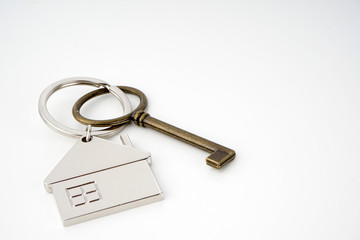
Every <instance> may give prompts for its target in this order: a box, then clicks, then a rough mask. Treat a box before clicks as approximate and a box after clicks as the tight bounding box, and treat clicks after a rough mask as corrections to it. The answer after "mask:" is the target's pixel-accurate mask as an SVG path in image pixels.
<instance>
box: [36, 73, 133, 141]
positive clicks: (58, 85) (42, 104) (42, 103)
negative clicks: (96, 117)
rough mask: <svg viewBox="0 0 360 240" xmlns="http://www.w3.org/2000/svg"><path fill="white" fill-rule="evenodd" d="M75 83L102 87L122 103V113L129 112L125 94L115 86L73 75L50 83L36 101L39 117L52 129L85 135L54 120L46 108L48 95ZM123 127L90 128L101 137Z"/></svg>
mask: <svg viewBox="0 0 360 240" xmlns="http://www.w3.org/2000/svg"><path fill="white" fill-rule="evenodd" d="M75 85H90V86H94V87H98V88H99V87H103V88H102V89H104V90H105V91H106V92H110V93H112V94H113V95H114V96H115V97H116V98H117V99H118V100H119V101H120V103H121V104H122V106H123V112H124V114H129V113H130V112H131V104H130V101H129V99H128V98H127V96H126V95H125V94H124V93H123V92H122V91H121V90H120V89H119V88H117V87H114V86H110V85H109V84H108V83H107V82H105V81H103V80H100V79H96V78H89V77H73V78H66V79H63V80H60V81H57V82H54V83H52V84H50V85H49V86H48V87H47V88H46V89H45V90H44V91H43V92H42V93H41V95H40V98H39V102H38V109H39V113H40V116H41V118H42V119H43V120H44V122H45V123H46V124H47V125H48V126H49V127H50V128H52V129H53V130H55V131H57V132H59V133H61V134H63V135H66V136H70V137H76V138H79V137H81V136H84V135H86V131H85V130H78V129H73V128H70V127H67V126H65V125H63V124H61V123H59V122H58V121H56V120H55V119H54V118H53V117H52V116H51V115H50V113H49V111H48V109H47V106H46V104H47V101H48V99H49V98H50V96H51V95H52V94H53V93H55V92H56V91H58V90H60V89H62V88H65V87H70V86H75ZM122 128H123V127H121V128H117V127H108V128H104V129H100V130H92V135H94V136H102V137H110V136H113V135H115V134H117V133H119V132H120V131H121V130H122Z"/></svg>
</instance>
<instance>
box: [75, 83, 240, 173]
mask: <svg viewBox="0 0 360 240" xmlns="http://www.w3.org/2000/svg"><path fill="white" fill-rule="evenodd" d="M118 88H120V89H121V90H122V91H124V92H125V93H130V94H134V95H136V96H138V97H139V98H140V103H139V106H138V107H137V108H136V109H135V110H134V111H133V112H131V113H129V114H127V115H124V116H122V117H119V118H114V119H109V120H91V119H88V118H85V117H83V116H82V115H81V114H80V109H81V107H82V105H84V103H85V102H87V101H88V100H90V99H92V98H94V97H96V96H100V95H103V94H106V93H108V92H109V91H108V90H107V89H106V88H101V89H98V90H95V91H92V92H90V93H88V94H86V95H84V96H82V97H81V98H80V99H79V100H78V101H77V102H76V103H75V104H74V106H73V110H72V112H73V115H74V117H75V119H76V120H77V121H79V122H80V123H82V124H85V125H91V126H93V127H108V126H112V127H119V126H122V125H124V124H127V123H129V122H130V121H131V120H132V121H134V122H135V124H136V125H138V126H141V127H149V128H152V129H154V130H156V131H158V132H161V133H164V134H166V135H168V136H171V137H174V138H176V139H179V140H181V141H183V142H186V143H188V144H191V145H193V146H195V147H197V148H200V149H203V150H205V151H207V152H210V153H211V155H210V156H208V157H207V158H206V164H207V165H209V166H211V167H214V168H217V169H220V168H222V167H223V166H224V165H225V164H227V163H228V162H230V161H231V160H233V159H234V158H235V155H236V153H235V151H234V150H232V149H230V148H227V147H224V146H222V145H220V144H217V143H214V142H212V141H210V140H207V139H205V138H202V137H199V136H197V135H195V134H192V133H190V132H187V131H185V130H182V129H180V128H177V127H175V126H172V125H170V124H167V123H165V122H162V121H160V120H158V119H156V118H153V117H151V116H150V115H149V114H148V113H146V112H145V111H144V110H145V108H146V106H147V99H146V96H145V94H144V93H143V92H141V91H140V90H138V89H136V88H132V87H124V86H118Z"/></svg>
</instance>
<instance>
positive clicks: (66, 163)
mask: <svg viewBox="0 0 360 240" xmlns="http://www.w3.org/2000/svg"><path fill="white" fill-rule="evenodd" d="M149 158H150V153H149V152H145V151H142V150H138V149H135V148H132V147H129V146H124V145H120V144H117V143H114V142H110V141H107V140H104V139H101V138H97V137H93V138H92V140H91V141H90V142H83V141H82V140H81V139H80V140H78V141H77V142H76V143H75V144H74V146H73V147H72V148H71V149H70V150H69V151H68V152H67V153H66V155H65V156H64V157H63V158H62V159H61V161H60V162H59V163H58V164H57V165H56V166H55V168H54V169H53V170H52V171H51V172H50V174H49V175H48V176H47V177H46V178H45V180H44V185H45V189H46V190H47V191H48V192H52V189H51V184H54V183H57V182H62V181H65V180H67V179H71V178H76V177H79V176H83V175H87V174H90V173H94V172H98V171H101V170H105V169H108V168H113V167H117V166H121V165H124V164H128V163H131V162H136V161H141V160H147V159H149Z"/></svg>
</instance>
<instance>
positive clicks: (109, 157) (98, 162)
mask: <svg viewBox="0 0 360 240" xmlns="http://www.w3.org/2000/svg"><path fill="white" fill-rule="evenodd" d="M126 136H127V135H126ZM123 141H124V142H125V143H128V145H120V144H116V143H113V142H110V141H107V140H104V139H101V138H97V137H92V139H91V141H89V142H85V141H83V138H82V139H80V140H78V141H77V142H76V143H75V145H74V146H73V147H72V148H71V149H70V151H69V152H68V153H67V154H66V155H65V156H64V157H63V158H62V160H61V161H60V162H59V163H58V164H57V166H56V167H55V168H54V169H53V170H52V171H51V173H50V174H49V175H48V176H47V178H46V179H45V180H44V185H45V189H46V191H48V192H50V193H53V194H54V197H55V200H56V203H57V206H58V209H59V212H60V215H61V218H62V222H63V224H64V226H69V225H72V224H76V223H80V222H84V221H87V220H91V219H94V218H98V217H102V216H106V215H109V214H112V213H116V212H119V211H123V210H127V209H130V208H134V207H139V206H142V205H145V204H149V203H153V202H156V201H160V200H162V199H163V194H162V192H161V190H160V187H159V185H158V183H157V181H156V179H155V177H154V175H153V173H152V171H151V169H150V166H149V163H150V158H151V156H150V153H148V152H145V151H142V150H138V149H135V148H133V147H132V146H129V143H130V140H129V139H128V138H126V137H125V138H124V139H123Z"/></svg>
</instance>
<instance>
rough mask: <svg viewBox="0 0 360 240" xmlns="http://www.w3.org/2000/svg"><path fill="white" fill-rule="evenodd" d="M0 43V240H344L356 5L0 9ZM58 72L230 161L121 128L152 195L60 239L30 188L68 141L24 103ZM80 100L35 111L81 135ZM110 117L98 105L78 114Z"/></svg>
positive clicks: (353, 212)
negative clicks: (133, 92) (107, 89)
mask: <svg viewBox="0 0 360 240" xmlns="http://www.w3.org/2000/svg"><path fill="white" fill-rule="evenodd" d="M0 34H1V35H0V79H1V80H0V81H1V82H0V83H1V85H0V86H1V95H0V107H1V128H2V129H1V138H0V146H1V174H0V187H1V198H0V214H1V215H0V216H1V217H0V221H1V222H0V239H277V240H278V239H326V240H330V239H346V240H352V239H354V240H358V239H360V151H359V150H360V124H359V123H360V108H359V105H360V94H359V93H360V79H359V77H360V68H359V64H360V48H359V43H360V3H359V1H357V0H354V1H346V0H339V1H313V0H312V1H252V0H251V1H250V0H249V1H240V0H239V1H227V0H221V1H220V0H218V1H199V0H191V1H40V0H38V1H35V0H33V1H10V0H9V1H4V0H2V1H0ZM73 76H89V77H97V78H101V79H103V80H106V81H108V82H109V83H111V84H113V85H130V86H133V87H136V88H139V89H141V90H142V91H143V92H145V93H146V95H147V97H148V100H149V107H148V111H149V113H151V114H152V116H154V117H158V118H159V119H162V120H164V121H167V122H169V123H171V124H174V125H176V126H179V127H182V128H184V129H186V130H189V131H192V132H194V133H196V134H198V135H200V136H204V137H206V138H209V139H210V140H213V141H216V142H219V143H220V144H223V145H225V146H228V147H230V148H233V149H235V150H236V151H237V158H236V159H235V161H233V162H232V163H230V164H229V165H228V166H227V167H225V168H224V169H222V170H220V171H218V170H215V169H212V168H210V167H208V166H206V165H205V158H206V156H207V155H208V154H207V153H205V152H203V151H201V150H198V149H196V148H194V147H191V146H187V145H186V144H184V143H181V142H178V141H176V140H173V139H170V138H169V137H167V136H163V135H161V134H159V133H156V132H155V131H153V130H150V129H143V128H139V127H137V126H134V125H131V126H128V127H127V128H126V129H125V130H124V132H126V133H128V134H129V135H130V137H131V139H132V141H133V143H134V145H135V146H136V147H137V148H140V149H143V150H147V151H150V152H151V153H152V157H153V165H152V169H153V171H154V174H155V176H156V178H157V179H158V181H159V184H160V186H161V188H162V190H163V192H164V195H165V200H164V201H162V202H158V203H155V204H151V205H147V206H144V207H141V208H137V209H133V210H129V211H125V212H121V213H117V214H114V215H111V216H107V217H104V218H101V219H96V220H93V221H89V222H85V223H82V224H78V225H74V226H71V227H68V228H64V227H62V225H61V221H60V216H59V214H58V211H57V208H56V204H55V201H54V198H53V196H52V195H51V194H48V193H46V192H45V190H44V188H43V183H42V182H43V179H44V178H45V177H46V176H47V174H48V173H49V172H50V171H51V169H52V168H53V167H54V166H55V165H56V164H57V162H58V161H59V160H60V159H61V157H62V156H63V155H64V154H65V153H66V152H67V150H68V149H69V148H70V147H71V146H72V145H73V144H74V142H75V141H76V140H75V139H72V138H68V137H65V136H62V135H59V134H57V133H55V132H54V131H52V130H51V129H49V128H48V127H47V126H46V125H45V124H44V123H43V122H42V120H41V119H40V117H39V114H38V110H37V101H38V97H39V95H40V93H41V91H42V90H43V89H44V88H45V87H47V86H48V85H49V84H50V83H52V82H54V81H57V80H59V79H62V78H66V77H73ZM91 89H92V88H90V87H87V88H86V87H73V88H67V89H64V90H61V91H59V92H57V93H56V94H55V95H54V96H53V97H52V98H51V99H50V101H49V109H50V111H51V113H52V114H53V115H54V116H55V117H56V119H59V121H61V122H63V123H65V124H68V125H69V126H75V127H78V128H81V127H82V126H81V125H80V124H77V123H76V122H75V120H73V119H72V116H71V106H72V104H73V103H74V101H76V99H77V98H78V97H80V96H81V95H82V94H83V93H85V92H87V91H89V90H91ZM131 99H132V101H133V102H134V104H136V98H131ZM121 113H122V110H121V107H120V104H119V103H118V102H117V101H116V100H115V99H114V98H113V97H112V96H105V97H100V98H98V99H96V100H94V101H92V102H90V103H89V104H87V105H86V107H85V108H84V114H85V115H86V116H89V117H93V118H98V119H105V118H109V117H115V116H118V115H120V114H121ZM111 140H112V141H114V142H120V140H119V136H116V137H114V138H112V139H111Z"/></svg>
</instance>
